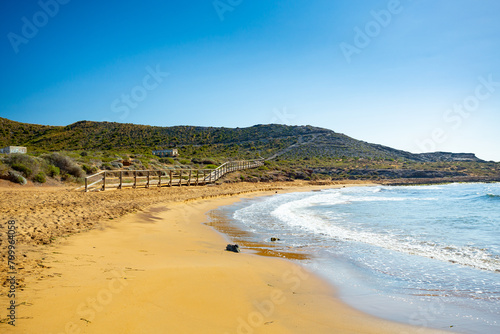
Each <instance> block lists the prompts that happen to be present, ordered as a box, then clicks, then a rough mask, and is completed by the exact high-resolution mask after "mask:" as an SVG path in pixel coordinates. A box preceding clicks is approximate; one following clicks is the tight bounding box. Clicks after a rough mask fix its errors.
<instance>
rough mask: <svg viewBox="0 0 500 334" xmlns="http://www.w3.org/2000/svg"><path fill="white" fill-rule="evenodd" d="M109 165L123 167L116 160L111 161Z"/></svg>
mask: <svg viewBox="0 0 500 334" xmlns="http://www.w3.org/2000/svg"><path fill="white" fill-rule="evenodd" d="M111 166H113V167H115V168H118V169H120V168H123V164H122V163H121V162H118V161H112V162H111Z"/></svg>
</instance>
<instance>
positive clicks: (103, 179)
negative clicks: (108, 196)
mask: <svg viewBox="0 0 500 334" xmlns="http://www.w3.org/2000/svg"><path fill="white" fill-rule="evenodd" d="M104 190H106V171H104V174H103V176H102V191H104Z"/></svg>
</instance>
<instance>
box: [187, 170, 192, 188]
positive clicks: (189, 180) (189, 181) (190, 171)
mask: <svg viewBox="0 0 500 334" xmlns="http://www.w3.org/2000/svg"><path fill="white" fill-rule="evenodd" d="M192 171H193V170H192V169H190V170H189V179H188V186H190V185H191V173H192Z"/></svg>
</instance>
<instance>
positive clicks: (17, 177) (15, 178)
mask: <svg viewBox="0 0 500 334" xmlns="http://www.w3.org/2000/svg"><path fill="white" fill-rule="evenodd" d="M9 180H11V181H12V182H15V183H19V184H22V185H24V184H26V183H27V181H26V179H25V178H24V177H23V176H22V175H21V174H19V173H18V172H15V171H12V170H11V171H9Z"/></svg>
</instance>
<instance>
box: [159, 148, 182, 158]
mask: <svg viewBox="0 0 500 334" xmlns="http://www.w3.org/2000/svg"><path fill="white" fill-rule="evenodd" d="M153 154H154V155H156V156H158V157H161V158H163V157H178V156H179V151H177V149H176V148H172V149H170V150H158V151H153Z"/></svg>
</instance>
